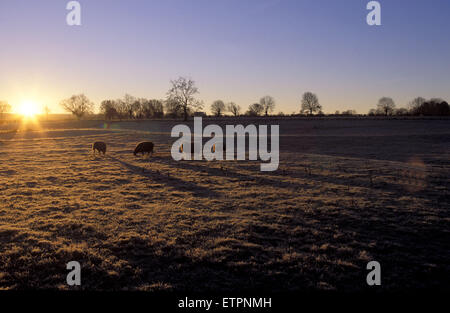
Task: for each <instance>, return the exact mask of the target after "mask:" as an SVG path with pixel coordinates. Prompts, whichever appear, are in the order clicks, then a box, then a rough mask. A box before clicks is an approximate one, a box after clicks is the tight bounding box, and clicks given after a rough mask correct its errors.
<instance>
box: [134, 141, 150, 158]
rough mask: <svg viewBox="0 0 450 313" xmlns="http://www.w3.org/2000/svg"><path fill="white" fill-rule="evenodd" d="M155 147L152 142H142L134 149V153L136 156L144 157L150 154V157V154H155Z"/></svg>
mask: <svg viewBox="0 0 450 313" xmlns="http://www.w3.org/2000/svg"><path fill="white" fill-rule="evenodd" d="M153 147H154V144H153V142H150V141H144V142H140V143H139V144H138V145H137V146H136V148H135V149H134V152H133V153H134V155H135V156H136V154H138V153H142V155H144V153H148V154H149V155H150V153H151V154H153Z"/></svg>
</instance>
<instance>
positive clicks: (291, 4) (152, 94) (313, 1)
mask: <svg viewBox="0 0 450 313" xmlns="http://www.w3.org/2000/svg"><path fill="white" fill-rule="evenodd" d="M67 2H68V1H66V0H39V1H31V0H30V1H23V0H1V2H0V39H1V42H0V46H1V49H0V73H1V74H0V100H7V101H9V102H10V103H11V104H13V105H17V103H19V102H20V101H22V100H23V99H32V100H34V101H37V102H39V103H41V104H42V103H45V104H48V105H50V107H51V109H52V111H53V112H58V111H59V110H60V109H59V108H58V102H59V101H60V100H61V99H63V98H66V97H69V96H70V95H72V94H76V93H81V92H84V93H85V94H86V95H87V96H88V97H89V98H91V99H92V100H93V101H94V102H96V103H97V104H99V103H100V102H101V101H102V100H104V99H108V98H113V99H114V98H118V97H121V96H123V94H125V93H130V94H132V95H135V96H138V97H148V98H164V97H165V93H166V91H167V90H168V88H169V80H170V79H174V78H177V77H178V76H189V77H192V78H193V79H194V80H195V81H196V82H197V85H198V87H199V89H200V94H199V98H200V99H202V100H204V101H205V104H206V107H207V109H208V110H209V105H210V103H211V102H212V101H213V100H215V99H223V100H224V101H234V102H236V103H238V104H240V105H241V107H243V108H245V109H246V108H247V107H248V105H249V104H251V103H254V102H257V101H258V100H259V98H260V97H262V96H264V95H266V94H269V95H272V96H273V97H274V98H275V99H276V101H277V108H276V112H278V111H283V112H285V113H292V112H294V111H296V112H297V111H299V109H300V98H301V95H302V93H303V92H305V91H312V92H315V93H317V95H318V96H319V100H320V102H321V103H322V105H323V107H324V111H325V112H334V111H335V110H341V111H342V110H346V109H356V110H357V111H358V112H362V113H366V112H367V111H368V110H369V109H370V108H372V107H375V105H376V102H377V100H378V99H379V98H380V97H382V96H390V97H392V98H394V100H395V101H396V103H397V106H404V105H406V103H407V102H408V101H409V100H411V99H412V98H414V97H416V96H422V97H425V98H428V97H441V98H444V99H447V100H450V57H449V55H450V36H449V35H450V1H448V0H429V1H425V0H384V1H383V0H382V1H380V3H381V5H382V24H383V25H382V26H380V27H370V26H368V25H367V24H366V15H367V13H368V11H367V10H366V4H367V3H368V0H342V1H336V0H328V1H325V0H221V1H219V0H160V1H159V0H128V1H125V0H80V1H79V2H80V3H81V6H82V24H83V25H82V26H80V27H69V26H67V25H66V14H67V13H68V11H67V10H66V4H67Z"/></svg>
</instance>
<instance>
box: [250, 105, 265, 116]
mask: <svg viewBox="0 0 450 313" xmlns="http://www.w3.org/2000/svg"><path fill="white" fill-rule="evenodd" d="M262 112H264V107H263V106H262V105H261V104H260V103H253V104H252V105H251V106H249V108H248V111H247V115H250V116H259V115H261V113H262Z"/></svg>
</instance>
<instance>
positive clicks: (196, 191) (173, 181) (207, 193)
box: [109, 156, 219, 198]
mask: <svg viewBox="0 0 450 313" xmlns="http://www.w3.org/2000/svg"><path fill="white" fill-rule="evenodd" d="M109 158H110V159H111V160H113V161H115V162H117V163H120V164H121V165H122V166H124V167H126V168H127V169H129V170H130V171H132V172H133V173H134V174H136V175H140V176H142V177H146V178H150V179H152V180H153V181H156V182H159V183H163V184H165V185H167V186H169V187H172V188H174V189H177V190H180V191H188V192H191V193H192V195H193V196H196V197H203V198H212V197H217V196H219V194H218V193H217V192H215V191H213V190H211V189H209V188H206V187H203V186H201V185H198V184H196V183H193V182H189V181H186V180H183V179H180V178H177V177H174V176H168V175H164V174H162V173H161V172H159V171H155V170H152V169H148V168H144V167H140V166H136V165H133V164H130V163H127V162H125V161H122V160H120V159H118V158H115V157H112V156H109ZM152 161H153V160H152Z"/></svg>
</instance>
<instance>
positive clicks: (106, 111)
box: [100, 100, 119, 120]
mask: <svg viewBox="0 0 450 313" xmlns="http://www.w3.org/2000/svg"><path fill="white" fill-rule="evenodd" d="M100 113H102V114H103V115H104V116H105V119H107V120H112V119H113V118H115V117H118V116H119V113H118V112H117V103H116V101H114V100H105V101H102V103H101V104H100Z"/></svg>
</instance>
